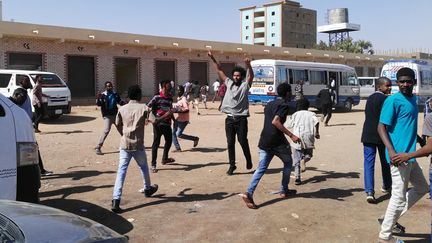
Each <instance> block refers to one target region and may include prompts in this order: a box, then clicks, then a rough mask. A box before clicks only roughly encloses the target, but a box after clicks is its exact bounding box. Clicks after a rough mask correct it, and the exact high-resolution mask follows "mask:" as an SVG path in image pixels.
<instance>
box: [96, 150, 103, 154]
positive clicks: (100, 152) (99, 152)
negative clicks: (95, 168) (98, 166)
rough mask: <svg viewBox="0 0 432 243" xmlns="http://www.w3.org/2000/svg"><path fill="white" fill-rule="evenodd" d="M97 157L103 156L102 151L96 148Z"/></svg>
mask: <svg viewBox="0 0 432 243" xmlns="http://www.w3.org/2000/svg"><path fill="white" fill-rule="evenodd" d="M95 151H96V154H97V155H103V153H102V150H101V149H100V148H95Z"/></svg>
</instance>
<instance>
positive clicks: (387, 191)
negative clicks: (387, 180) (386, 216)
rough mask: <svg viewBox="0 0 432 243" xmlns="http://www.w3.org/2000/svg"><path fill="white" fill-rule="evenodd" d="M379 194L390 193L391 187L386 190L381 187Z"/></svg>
mask: <svg viewBox="0 0 432 243" xmlns="http://www.w3.org/2000/svg"><path fill="white" fill-rule="evenodd" d="M381 192H382V193H386V194H387V193H391V187H390V188H388V189H386V188H384V187H381Z"/></svg>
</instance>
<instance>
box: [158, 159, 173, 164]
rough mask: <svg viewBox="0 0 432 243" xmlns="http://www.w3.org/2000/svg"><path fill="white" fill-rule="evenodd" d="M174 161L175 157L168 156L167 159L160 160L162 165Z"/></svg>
mask: <svg viewBox="0 0 432 243" xmlns="http://www.w3.org/2000/svg"><path fill="white" fill-rule="evenodd" d="M174 162H175V159H173V158H168V159H165V160H162V162H161V163H162V164H163V165H166V164H170V163H174Z"/></svg>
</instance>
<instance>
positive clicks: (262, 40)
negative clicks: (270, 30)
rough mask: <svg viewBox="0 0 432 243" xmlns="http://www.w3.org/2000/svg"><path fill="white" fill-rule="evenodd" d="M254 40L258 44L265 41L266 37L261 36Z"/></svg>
mask: <svg viewBox="0 0 432 243" xmlns="http://www.w3.org/2000/svg"><path fill="white" fill-rule="evenodd" d="M254 42H255V43H256V44H259V43H265V38H264V37H261V38H255V39H254Z"/></svg>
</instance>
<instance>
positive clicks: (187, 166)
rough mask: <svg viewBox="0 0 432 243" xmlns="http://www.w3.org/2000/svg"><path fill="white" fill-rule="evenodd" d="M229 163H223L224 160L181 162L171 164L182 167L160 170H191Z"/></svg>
mask: <svg viewBox="0 0 432 243" xmlns="http://www.w3.org/2000/svg"><path fill="white" fill-rule="evenodd" d="M224 164H227V163H222V162H209V163H207V164H180V163H170V164H169V165H174V166H177V165H178V166H182V167H181V168H172V167H170V168H158V170H184V171H191V170H196V169H200V168H203V167H210V166H218V165H224Z"/></svg>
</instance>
